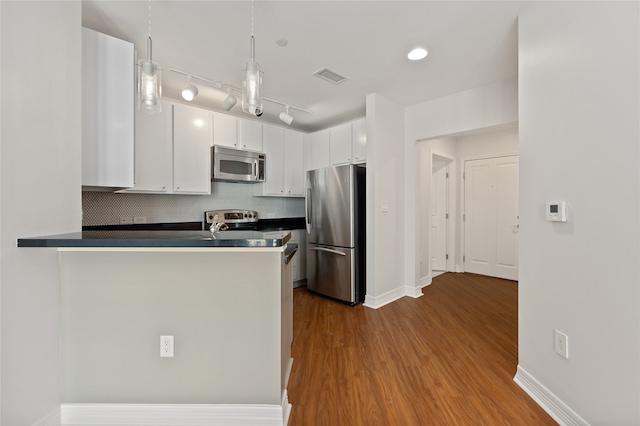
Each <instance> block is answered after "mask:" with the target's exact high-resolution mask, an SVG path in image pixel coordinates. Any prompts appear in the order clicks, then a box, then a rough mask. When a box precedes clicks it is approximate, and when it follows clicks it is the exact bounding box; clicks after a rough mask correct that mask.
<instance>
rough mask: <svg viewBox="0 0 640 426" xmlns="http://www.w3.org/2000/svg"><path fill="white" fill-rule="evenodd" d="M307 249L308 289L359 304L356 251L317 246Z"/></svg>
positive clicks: (309, 246)
mask: <svg viewBox="0 0 640 426" xmlns="http://www.w3.org/2000/svg"><path fill="white" fill-rule="evenodd" d="M307 248H308V250H307V288H308V289H309V290H311V291H314V292H316V293H320V294H323V295H325V296H329V297H333V298H335V299H339V300H343V301H345V302H349V303H357V302H359V301H358V300H357V296H358V295H357V294H356V286H355V284H356V276H355V271H356V268H355V249H353V248H342V247H329V246H321V245H317V244H308V246H307Z"/></svg>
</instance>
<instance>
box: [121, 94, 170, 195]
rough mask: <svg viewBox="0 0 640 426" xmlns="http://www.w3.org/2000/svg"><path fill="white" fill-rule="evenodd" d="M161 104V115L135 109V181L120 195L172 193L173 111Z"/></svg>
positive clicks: (166, 105)
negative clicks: (127, 193)
mask: <svg viewBox="0 0 640 426" xmlns="http://www.w3.org/2000/svg"><path fill="white" fill-rule="evenodd" d="M172 111H173V110H172V105H171V103H170V102H166V101H162V107H161V112H160V113H159V114H147V113H145V112H140V111H137V110H136V132H135V134H136V143H135V164H136V167H135V182H134V185H133V188H130V189H128V190H125V191H121V192H149V193H159V194H163V193H168V192H171V188H172V185H173V184H172V181H173V170H172V167H173V139H172V128H173V118H172V117H173V112H172Z"/></svg>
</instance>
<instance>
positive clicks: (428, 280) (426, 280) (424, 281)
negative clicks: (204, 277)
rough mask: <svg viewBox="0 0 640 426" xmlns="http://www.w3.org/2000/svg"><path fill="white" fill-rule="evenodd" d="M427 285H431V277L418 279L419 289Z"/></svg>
mask: <svg viewBox="0 0 640 426" xmlns="http://www.w3.org/2000/svg"><path fill="white" fill-rule="evenodd" d="M429 284H431V275H427V276H426V277H422V278H420V288H425V287H426V286H428V285H429Z"/></svg>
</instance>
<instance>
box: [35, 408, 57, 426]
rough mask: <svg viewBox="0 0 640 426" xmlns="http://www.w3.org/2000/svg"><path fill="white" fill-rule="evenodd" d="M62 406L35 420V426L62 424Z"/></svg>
mask: <svg viewBox="0 0 640 426" xmlns="http://www.w3.org/2000/svg"><path fill="white" fill-rule="evenodd" d="M60 418H61V414H60V407H58V408H56V409H55V410H53V411H52V412H51V413H49V414H47V415H46V416H44V417H42V418H41V419H40V420H38V421H37V422H35V423H34V424H33V426H60Z"/></svg>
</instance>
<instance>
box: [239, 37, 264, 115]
mask: <svg viewBox="0 0 640 426" xmlns="http://www.w3.org/2000/svg"><path fill="white" fill-rule="evenodd" d="M250 49H251V59H249V60H248V61H246V62H245V63H244V68H243V69H242V111H244V112H246V113H247V114H253V115H256V116H258V117H259V116H261V115H262V71H261V70H260V63H259V62H256V60H255V39H254V38H253V35H252V36H251V46H250Z"/></svg>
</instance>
